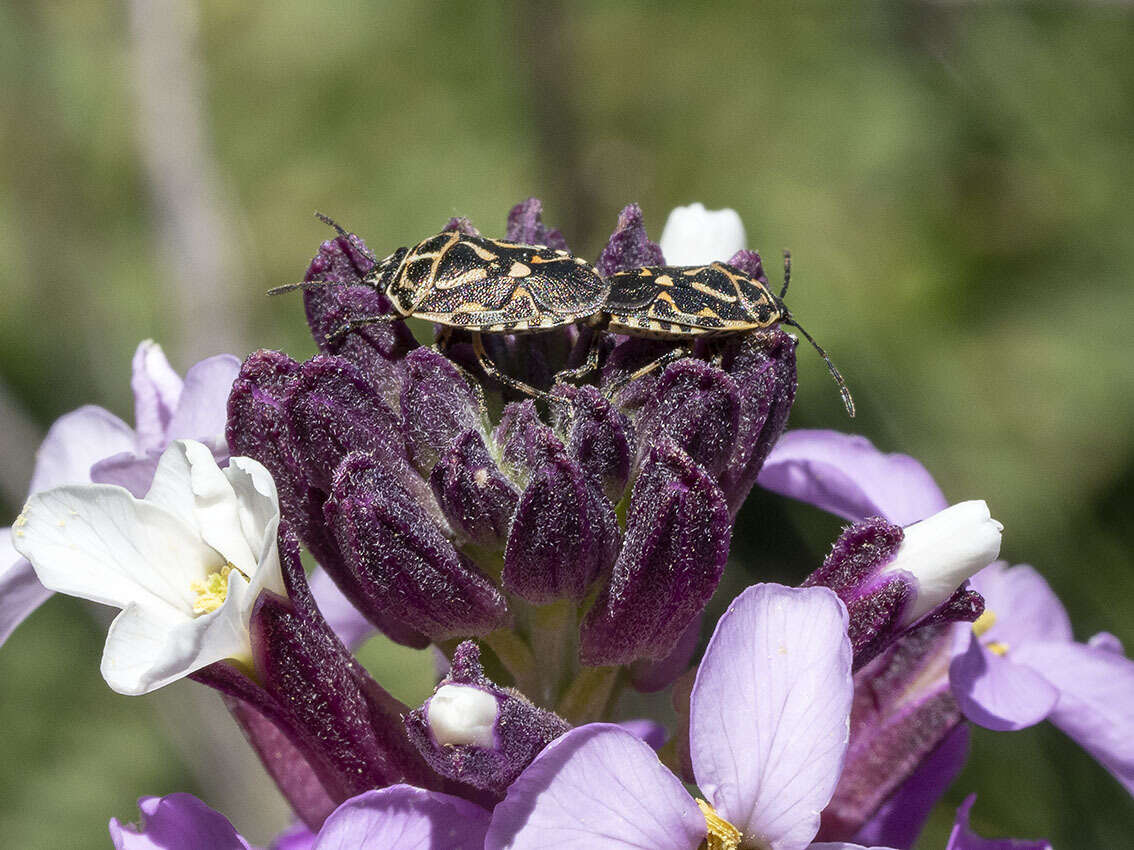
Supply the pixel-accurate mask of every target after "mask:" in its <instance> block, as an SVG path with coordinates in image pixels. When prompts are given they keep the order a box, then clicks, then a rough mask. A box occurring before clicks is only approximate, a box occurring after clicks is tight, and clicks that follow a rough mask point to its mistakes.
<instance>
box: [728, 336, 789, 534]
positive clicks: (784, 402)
mask: <svg viewBox="0 0 1134 850" xmlns="http://www.w3.org/2000/svg"><path fill="white" fill-rule="evenodd" d="M795 347H796V341H795V340H794V339H792V337H790V336H789V335H788V334H786V333H784V331H782V330H778V329H777V330H774V331H768V332H763V333H754V334H748V335H747V336H745V337H744V338H742V339H741V340H739V341H737V342H736V343H733V344H732V345H731V346H729V347H728V348H727V349H726V350H725V352H724V357H723V358H722V365H723V366H724V369H725V371H726V372H728V374H729V376H730V377H731V378H732V379H733V381H735V382H736V387H737V389H738V391H739V393H740V423H739V428H738V430H737V440H736V448H735V449H734V450H733V453H732V457H731V458H730V459H729V461H728V465H727V466H726V467H725V470H724V472H723V474H722V475H721V479H720V481H721V489H722V490H723V491H724V494H725V498H726V499H728V505H729V511H730V512H731V513H732V515H733V516H736V512H737V511H739V510H740V506H741V505H742V504H743V503H744V500H745V499H746V498H747V497H748V493H749V492H750V491H751V490H752V485H754V484H755V483H756V478H757V476H758V475H759V474H760V469H761V468H762V467H763V466H764V461H765V460H766V459H767V457H768V453H769V452H771V450H772V446H774V445H775V444H776V441H777V440H778V439H779V438H780V434H782V433H783V430H784V426H785V425H786V424H787V420H788V414H789V413H790V412H791V406H792V403H793V402H794V401H795V389H796V376H795Z"/></svg>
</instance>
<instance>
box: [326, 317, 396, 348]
mask: <svg viewBox="0 0 1134 850" xmlns="http://www.w3.org/2000/svg"><path fill="white" fill-rule="evenodd" d="M404 318H405V316H402V315H401V314H399V313H385V314H383V315H381V316H362V317H360V318H358V319H351V320H350V321H347V322H343V323H342V324H341V325H339V326H338V327H337V328H335V329H334V330H333V331H331V332H330V333H329V334H327V335H326V336H325V337H323V339H324V340H326V341H327V342H328V343H333V342H338V341H339V340H341V339H342V338H343V337H344V336H346V335H347V334H348V333H350V332H351V331H356V330H358V329H359V328H365V327H366V326H367V325H388V324H390V323H391V322H400V321H402V319H404Z"/></svg>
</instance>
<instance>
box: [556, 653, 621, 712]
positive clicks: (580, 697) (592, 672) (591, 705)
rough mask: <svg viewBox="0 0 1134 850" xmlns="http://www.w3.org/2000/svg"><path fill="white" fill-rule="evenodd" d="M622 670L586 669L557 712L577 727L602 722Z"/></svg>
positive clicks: (580, 674)
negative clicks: (582, 724)
mask: <svg viewBox="0 0 1134 850" xmlns="http://www.w3.org/2000/svg"><path fill="white" fill-rule="evenodd" d="M620 670H621V668H620V667H584V668H583V669H582V670H581V671H580V672H579V675H578V676H576V677H575V681H574V682H572V683H571V687H569V688H568V689H567V693H565V694H564V695H563V699H561V700H560V701H559V706H558V708H557V709H556V711H557V712H558V713H559V715H560V716H561V717H563V718H564V719H565V720H567V721H568V722H569V723H573V724H575V725H576V726H578V725H579V724H581V723H591V722H594V721H596V720H602V719H603V717H604V715H605V714H606V707H607V705H608V704H609V703H610V699H611V696H612V695H613V694H614V690H615V685H616V683H617V682H618V674H619V672H620Z"/></svg>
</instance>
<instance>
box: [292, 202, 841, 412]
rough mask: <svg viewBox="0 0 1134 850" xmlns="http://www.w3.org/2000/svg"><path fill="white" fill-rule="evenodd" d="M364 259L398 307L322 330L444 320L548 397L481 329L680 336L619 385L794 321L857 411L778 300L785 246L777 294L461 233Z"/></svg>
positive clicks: (707, 271) (751, 283) (746, 282)
mask: <svg viewBox="0 0 1134 850" xmlns="http://www.w3.org/2000/svg"><path fill="white" fill-rule="evenodd" d="M316 215H319V214H318V213H317V214H316ZM319 218H320V219H322V220H323V221H324V222H326V223H327V224H329V225H330V226H331V227H333V228H335V230H336V231H337V232H338V233H339V235H340V236H347V235H348V234H347V232H346V231H345V230H344V229H343V228H341V227H339V225H337V224H336V223H335V222H333V221H331V220H330V219H329V218H326V217H325V216H322V215H319ZM371 259H372V260H373V262H374V263H375V265H374V268H373V269H372V270H371V271H370V272H369V273H368V274H367V276H366V277H365V278H364V279H363V280H362V281H358V283H359V284H361V285H366V286H372V287H373V288H375V289H377V290H378V291H379V292H381V293H382V294H384V295H385V296H387V297H388V298H389V299H390V301H391V302H392V303H393V305H394V308H395V310H396V312H395V313H390V314H386V315H382V316H370V317H362V318H358V319H353V320H351V321H350V322H348V323H346V324H345V325H343V326H342V327H341V328H339V329H337V330H336V331H334V332H332V334H330V336H329V338H330V339H334V338H335V337H337V336H341V335H342V334H344V333H346V332H348V331H350V330H353V329H355V328H358V327H362V326H365V325H369V324H373V323H376V322H389V321H401V320H403V319H406V318H409V317H410V316H415V317H417V318H419V319H424V320H426V321H429V322H433V323H435V324H438V325H441V326H442V334H441V337H440V339H439V344H440V345H442V346H443V345H444V343H445V342H446V341H447V339H448V337H449V335H450V334H451V333H452V331H453V330H454V329H461V330H464V331H467V332H469V333H470V335H471V337H472V345H473V351H474V352H475V353H476V357H477V360H478V362H479V363H480V365H481V368H483V369H484V371H485V373H486V374H488V375H490V376H492V377H494V378H496V379H497V380H498V381H500V382H501V383H503V384H506V385H507V386H510V387H512V388H514V389H517V390H519V391H521V392H523V393H526V394H528V395H531V396H536V397H541V398H547V397H548V394H547V393H545V392H542V391H540V390H537V389H535V388H534V387H532V386H529V385H528V384H526V383H524V382H523V381H519V380H517V379H516V378H513V377H511V376H510V375H507V374H505V373H503V372H501V371H500V370H499V369H498V368H497V367H496V365H495V364H494V363H493V362H492V360H491V359H490V358H489V357H488V355H487V353H486V351H485V348H484V340H483V335H484V334H497V333H507V334H521V333H537V332H541V331H549V330H553V329H554V328H559V327H564V326H566V325H571V324H575V323H584V324H587V325H590V326H591V327H593V328H595V329H596V330H608V331H610V332H612V333H619V334H626V335H629V336H637V337H647V338H652V339H660V340H667V341H673V342H675V343H678V344H677V345H675V347H674V348H673V349H671V350H670V351H669V352H667V353H666V354H664V355H662V356H661V357H659V358H658V359H656V360H654V361H653V362H652V363H650V364H648V365H647V366H645V367H643V368H642V369H639V370H638V371H636V372H634V373H633V374H631V375H629V376H627V377H626V378H625V379H624V380H623V381H622V382H621V383H619V384H618V385H617V386H619V387H620V386H622V385H623V384H625V383H626V382H627V381H629V380H633V379H634V378H638V377H641V376H642V375H645V374H647V373H648V372H650V371H652V370H653V369H656V368H658V367H660V366H662V365H665V364H666V363H668V362H671V361H673V360H676V359H677V358H678V357H681V356H684V355H686V354H688V353H689V346H688V343H689V342H691V341H692V339H693V338H697V337H702V338H706V337H707V338H713V337H723V336H730V335H735V334H742V333H748V332H751V331H757V330H761V329H764V328H769V327H771V326H772V325H774V324H776V323H781V324H785V325H790V326H792V327H794V328H797V329H798V330H799V331H800V333H802V334H803V336H804V337H805V338H806V339H807V341H808V342H810V343H811V344H812V345H813V346H814V347H815V349H816V351H818V352H819V355H820V356H821V357H822V358H823V360H824V361H825V362H826V364H827V368H828V369H829V370H830V372H831V375H832V376H833V377H834V378H835V381H836V382H837V383H838V385H839V393H840V395H841V396H842V400H843V404H844V405H845V406H846V409H847V413H848V414H849V415H850V416H854V400H853V399H852V398H851V394H850V391H849V390H848V389H847V385H846V382H845V381H844V380H843V377H842V375H840V374H839V370H838V369H836V368H835V365H834V364H833V363H832V362H831V359H830V358H829V357H828V356H827V353H826V352H825V351H823V349H822V348H821V347H820V346H819V344H818V343H816V342H815V340H814V339H812V338H811V335H810V334H808V333H807V331H805V330H804V329H803V328H802V327H800V325H799V324H798V323H797V322H796V321H795V318H794V317H793V316H792V314H791V312H790V311H789V310H788V309H787V307H786V306H785V305H784V301H783V298H784V295H785V294H786V293H787V288H788V284H789V283H790V282H791V255H790V254H789V253H788V252H786V251H785V252H784V283H783V288H782V289H781V290H780V293H779V294H778V295H776V294H775V293H773V292H772V291H771V290H770V289H769V288H768V287H767V285H766V284H764V283H763V282H762V281H760V280H757V279H756V278H753V277H750V276H749V275H746V274H745V273H744V272H742V271H741V270H740V269H737V268H736V267H734V266H731V265H729V264H728V263H723V262H714V263H710V264H708V265H704V266H644V267H642V268H637V269H631V270H629V271H622V272H617V273H615V274H613V275H611V276H610V277H609V278H603V276H602V275H600V274H599V273H598V271H597V270H596V269H595V268H594V266H592V265H591V264H590V263H588V262H587V261H586V260H583V259H581V258H579V257H575V256H573V255H572V254H570V253H569V252H567V251H562V250H557V249H553V248H547V247H542V246H536V245H522V244H519V243H515V242H505V241H501V240H498V239H487V238H485V237H483V236H478V235H471V234H467V233H462V232H460V231H458V230H448V231H443V232H441V233H439V234H437V235H436V236H431V237H429V238H428V239H426V240H424V241H422V242H419V243H418V244H417V245H414V246H413V247H410V248H399V249H398V250H397V251H395V252H394V253H393V254H391V255H390V256H389V257H386V258H385V259H384V260H377V259H374V258H371ZM322 285H326V284H324V283H323V282H320V281H313V282H311V283H307V284H292V285H288V286H282V287H278V288H277V289H273V290H272V292H273V293H275V292H280V291H285V290H288V289H293V288H297V287H305V286H322ZM596 339H597V335H596ZM598 354H599V348H598V346H597V345H594V344H592V346H591V349H590V352H589V354H588V357H587V362H586V363H585V364H584V365H583V366H580V367H578V368H577V369H572V370H568V371H566V372H561V373H560V376H559V377H581V376H582V375H584V374H586V373H587V372H589V371H593V370H594V369H595V368H596V367H597V365H598ZM612 394H613V392H612Z"/></svg>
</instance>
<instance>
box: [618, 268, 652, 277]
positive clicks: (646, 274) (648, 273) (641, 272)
mask: <svg viewBox="0 0 1134 850" xmlns="http://www.w3.org/2000/svg"><path fill="white" fill-rule="evenodd" d="M621 274H629V272H621ZM638 274H639V275H641V276H642V277H653V276H654V273H653V272H652V271H651V270H650V269H640V270H639V271H638Z"/></svg>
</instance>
